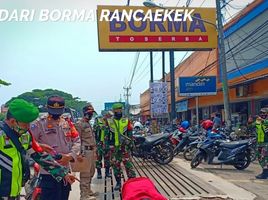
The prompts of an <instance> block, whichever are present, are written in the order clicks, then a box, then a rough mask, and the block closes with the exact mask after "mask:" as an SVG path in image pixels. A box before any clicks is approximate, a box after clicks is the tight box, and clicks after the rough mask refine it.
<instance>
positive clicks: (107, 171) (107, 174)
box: [105, 167, 112, 178]
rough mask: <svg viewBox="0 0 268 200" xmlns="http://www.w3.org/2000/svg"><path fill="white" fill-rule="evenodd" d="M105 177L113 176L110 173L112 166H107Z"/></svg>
mask: <svg viewBox="0 0 268 200" xmlns="http://www.w3.org/2000/svg"><path fill="white" fill-rule="evenodd" d="M105 177H106V178H111V177H112V175H111V173H110V167H106V168H105Z"/></svg>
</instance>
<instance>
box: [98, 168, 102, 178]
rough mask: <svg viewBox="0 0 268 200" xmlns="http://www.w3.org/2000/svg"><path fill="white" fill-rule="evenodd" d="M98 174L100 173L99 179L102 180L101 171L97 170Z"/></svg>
mask: <svg viewBox="0 0 268 200" xmlns="http://www.w3.org/2000/svg"><path fill="white" fill-rule="evenodd" d="M97 172H98V175H97V179H102V175H101V169H97Z"/></svg>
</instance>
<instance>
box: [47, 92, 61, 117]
mask: <svg viewBox="0 0 268 200" xmlns="http://www.w3.org/2000/svg"><path fill="white" fill-rule="evenodd" d="M64 109H65V101H64V99H63V98H62V97H60V96H51V97H49V98H48V99H47V110H48V113H49V114H52V115H62V114H63V113H64Z"/></svg>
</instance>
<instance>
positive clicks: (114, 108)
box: [112, 103, 123, 110]
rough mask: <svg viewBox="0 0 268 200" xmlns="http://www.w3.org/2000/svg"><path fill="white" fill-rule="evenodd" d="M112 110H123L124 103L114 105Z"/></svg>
mask: <svg viewBox="0 0 268 200" xmlns="http://www.w3.org/2000/svg"><path fill="white" fill-rule="evenodd" d="M112 108H113V110H116V109H123V104H122V103H114V104H113V107H112Z"/></svg>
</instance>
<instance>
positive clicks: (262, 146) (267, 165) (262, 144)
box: [253, 107, 268, 179]
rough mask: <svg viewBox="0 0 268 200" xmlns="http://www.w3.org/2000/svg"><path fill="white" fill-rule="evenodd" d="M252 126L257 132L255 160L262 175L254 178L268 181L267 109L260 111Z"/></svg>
mask: <svg viewBox="0 0 268 200" xmlns="http://www.w3.org/2000/svg"><path fill="white" fill-rule="evenodd" d="M253 126H255V127H256V132H257V158H258V161H259V164H260V166H261V167H262V173H261V174H259V175H257V176H256V178H257V179H268V107H266V108H262V109H261V112H260V115H259V117H258V118H257V119H256V122H255V123H253Z"/></svg>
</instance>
